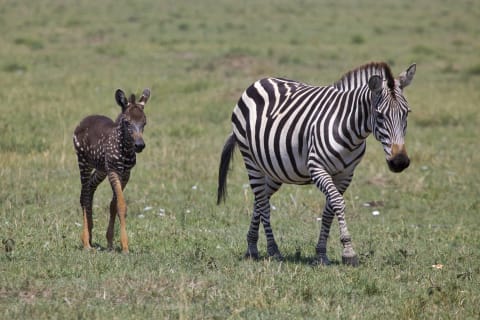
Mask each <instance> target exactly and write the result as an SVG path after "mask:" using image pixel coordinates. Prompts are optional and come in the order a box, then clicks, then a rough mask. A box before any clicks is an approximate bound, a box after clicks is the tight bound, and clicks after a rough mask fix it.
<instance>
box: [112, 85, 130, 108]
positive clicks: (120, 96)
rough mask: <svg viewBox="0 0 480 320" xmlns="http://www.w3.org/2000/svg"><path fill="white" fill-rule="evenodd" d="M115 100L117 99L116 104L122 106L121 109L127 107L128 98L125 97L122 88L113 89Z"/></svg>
mask: <svg viewBox="0 0 480 320" xmlns="http://www.w3.org/2000/svg"><path fill="white" fill-rule="evenodd" d="M115 100H116V101H117V104H118V105H119V106H120V107H122V111H125V109H127V106H128V100H127V97H125V92H123V91H122V89H117V91H115Z"/></svg>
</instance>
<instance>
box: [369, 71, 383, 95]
mask: <svg viewBox="0 0 480 320" xmlns="http://www.w3.org/2000/svg"><path fill="white" fill-rule="evenodd" d="M368 87H369V88H370V91H372V92H373V93H375V94H377V93H379V92H380V91H382V87H383V79H382V77H380V76H377V75H375V76H371V77H370V79H368Z"/></svg>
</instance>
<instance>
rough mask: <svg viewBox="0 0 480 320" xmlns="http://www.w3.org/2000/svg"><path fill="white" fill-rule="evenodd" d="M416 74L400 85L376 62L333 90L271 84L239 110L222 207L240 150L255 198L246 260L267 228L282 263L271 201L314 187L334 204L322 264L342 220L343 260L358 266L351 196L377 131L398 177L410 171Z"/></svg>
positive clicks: (224, 165)
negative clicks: (283, 190) (293, 189)
mask: <svg viewBox="0 0 480 320" xmlns="http://www.w3.org/2000/svg"><path fill="white" fill-rule="evenodd" d="M415 70H416V66H415V65H414V64H413V65H411V66H410V67H409V68H408V69H407V70H406V71H405V72H403V73H402V74H400V76H399V77H397V78H394V77H393V76H392V73H391V70H390V68H389V66H388V65H387V64H385V63H370V64H367V65H364V66H361V67H359V68H357V69H355V70H353V71H350V72H348V73H347V74H345V75H344V76H343V77H342V78H341V79H340V80H338V81H337V82H335V83H334V84H333V85H330V86H321V87H317V86H311V85H307V84H304V83H300V82H297V81H292V80H286V79H280V78H265V79H261V80H259V81H257V82H255V83H254V84H252V85H251V86H250V87H248V88H247V89H246V90H245V92H244V93H243V94H242V96H241V98H240V100H239V101H238V103H237V105H236V106H235V108H234V110H233V114H232V124H233V132H232V134H231V135H230V136H229V138H228V139H227V142H226V144H225V146H224V149H223V152H222V157H221V161H220V169H219V186H218V203H220V202H221V200H222V199H224V198H225V195H226V177H227V171H228V164H229V162H230V160H231V158H232V155H233V152H234V148H235V146H236V145H238V147H239V149H240V151H241V153H242V156H243V159H244V162H245V166H246V169H247V172H248V176H249V180H250V185H251V188H252V190H253V193H254V196H255V200H254V211H253V216H252V221H251V224H250V229H249V231H248V234H247V243H248V249H247V252H246V256H248V257H253V258H258V249H257V240H258V229H259V224H260V221H261V222H262V224H263V226H264V230H265V234H266V238H267V252H268V254H269V255H270V256H274V257H277V258H282V255H281V253H280V251H279V250H278V246H277V244H276V242H275V239H274V236H273V231H272V228H271V226H270V203H269V200H270V197H271V196H272V195H273V194H274V193H275V192H276V191H277V190H278V189H279V188H280V186H281V185H282V184H283V183H289V184H309V183H314V184H315V185H316V186H317V187H318V188H319V189H320V190H321V191H322V192H323V193H324V194H325V195H326V198H327V203H326V205H325V209H324V211H323V215H322V228H321V232H320V237H319V241H318V244H317V255H318V260H319V262H320V263H323V264H328V263H329V260H328V258H327V255H326V244H327V239H328V234H329V231H330V226H331V223H332V220H333V217H334V216H335V215H336V216H337V219H338V221H339V226H340V238H341V242H342V244H343V247H344V248H343V254H342V257H343V261H344V263H347V264H353V265H355V264H357V263H358V260H357V257H356V254H355V252H354V250H353V247H352V243H351V237H350V234H349V232H348V229H347V225H346V222H345V213H344V211H345V201H344V199H343V193H344V192H345V190H346V189H347V187H348V185H349V184H350V182H351V180H352V177H353V171H354V169H355V167H356V166H357V165H358V163H359V162H360V160H361V159H362V157H363V155H364V153H365V140H366V138H367V137H368V135H369V134H370V133H372V132H373V134H374V136H375V137H376V139H377V140H379V141H380V142H381V143H382V145H383V148H384V151H385V154H386V159H387V162H388V164H389V167H390V169H391V170H392V171H395V172H400V171H402V170H404V169H405V168H406V167H408V165H409V159H408V156H407V154H406V150H405V146H404V136H405V132H406V120H407V114H408V111H409V107H408V104H407V101H406V100H405V98H404V96H403V88H404V87H406V86H407V85H408V84H409V83H410V82H411V80H412V79H413V76H414V74H415Z"/></svg>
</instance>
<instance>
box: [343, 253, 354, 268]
mask: <svg viewBox="0 0 480 320" xmlns="http://www.w3.org/2000/svg"><path fill="white" fill-rule="evenodd" d="M342 263H343V264H344V265H346V266H352V267H358V257H357V255H354V256H351V257H345V256H342Z"/></svg>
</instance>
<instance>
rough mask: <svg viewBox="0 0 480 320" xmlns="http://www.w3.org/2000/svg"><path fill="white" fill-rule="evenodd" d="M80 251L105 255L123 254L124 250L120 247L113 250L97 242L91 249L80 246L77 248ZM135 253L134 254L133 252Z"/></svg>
mask: <svg viewBox="0 0 480 320" xmlns="http://www.w3.org/2000/svg"><path fill="white" fill-rule="evenodd" d="M76 247H77V248H78V249H79V250H81V251H85V252H89V251H91V252H105V253H110V252H111V253H122V248H121V247H120V246H114V247H113V248H112V249H109V248H108V247H105V246H102V245H101V244H100V243H98V242H95V243H93V244H92V248H91V249H85V248H84V247H83V245H81V244H80V245H78V246H76ZM130 251H131V250H130ZM131 253H133V252H131Z"/></svg>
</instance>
